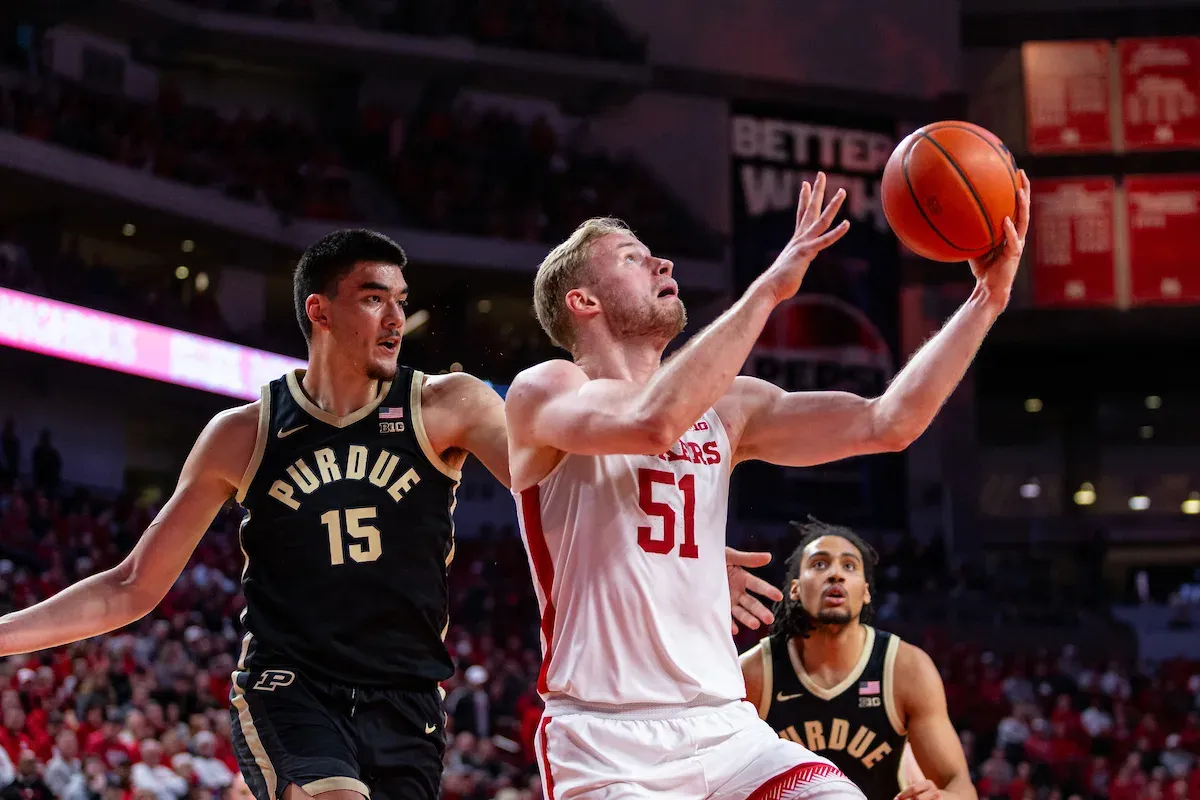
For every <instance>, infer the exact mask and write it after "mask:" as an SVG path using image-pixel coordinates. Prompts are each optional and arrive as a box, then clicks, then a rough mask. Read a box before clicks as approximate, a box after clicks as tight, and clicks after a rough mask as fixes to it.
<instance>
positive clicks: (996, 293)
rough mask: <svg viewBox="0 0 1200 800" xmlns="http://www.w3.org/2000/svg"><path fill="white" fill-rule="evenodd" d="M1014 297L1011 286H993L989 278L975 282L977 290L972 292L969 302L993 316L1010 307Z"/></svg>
mask: <svg viewBox="0 0 1200 800" xmlns="http://www.w3.org/2000/svg"><path fill="white" fill-rule="evenodd" d="M1011 299H1012V289H1011V288H1010V287H996V286H992V285H991V284H990V283H989V282H988V281H987V280H985V279H980V280H978V281H976V282H975V291H973V292H972V293H971V297H970V299H969V300H968V301H967V302H968V303H970V304H972V305H975V306H978V307H979V308H981V309H983V310H984V311H985V312H987V313H989V314H991V315H992V316H993V317H998V316H1000V314H1001V313H1002V312H1003V311H1004V309H1006V308H1008V302H1009V300H1011Z"/></svg>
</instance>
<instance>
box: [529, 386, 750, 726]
mask: <svg viewBox="0 0 1200 800" xmlns="http://www.w3.org/2000/svg"><path fill="white" fill-rule="evenodd" d="M730 457H731V450H730V445H729V439H728V437H727V436H726V435H725V427H724V425H723V424H722V423H721V420H720V418H719V417H718V416H717V414H716V412H715V411H713V410H711V409H710V410H709V411H708V412H707V413H705V415H704V416H703V417H701V418H700V420H699V421H698V422H697V423H696V424H695V425H693V426H692V429H691V430H689V431H688V432H687V433H686V434H684V436H683V438H682V439H681V440H680V441H679V442H678V443H676V444H675V446H674V447H672V448H671V450H670V451H669V452H667V453H664V454H663V455H661V456H645V455H609V456H584V455H573V454H572V455H567V456H566V457H565V458H564V459H563V460H562V461H561V462H560V463H559V464H558V466H557V467H556V468H555V470H554V471H553V472H551V473H550V475H548V476H547V477H546V478H544V479H543V480H542V481H541V483H539V484H537V485H536V486H532V487H530V488H528V489H526V490H524V491H522V492H520V493H519V494H517V506H518V511H519V514H518V516H519V517H520V521H521V533H522V535H523V537H524V540H525V549H526V552H527V553H528V554H529V561H530V566H531V568H532V571H533V576H534V585H535V588H536V590H537V596H538V603H539V604H540V605H541V610H542V652H543V659H542V669H541V673H540V674H539V676H538V691H539V692H540V693H541V695H542V696H543V697H544V698H547V699H549V698H551V697H554V698H560V699H562V700H565V701H571V702H575V703H580V704H596V705H628V704H634V703H637V704H687V703H707V702H714V701H723V700H740V699H742V698H743V697H744V696H745V684H744V682H743V680H742V673H741V669H740V668H739V666H738V661H737V650H736V648H735V647H734V644H733V639H732V637H731V636H730V632H729V627H730V612H729V584H728V578H727V576H726V572H725V518H726V512H727V510H728V504H729V472H730V467H731V463H730V461H731V458H730Z"/></svg>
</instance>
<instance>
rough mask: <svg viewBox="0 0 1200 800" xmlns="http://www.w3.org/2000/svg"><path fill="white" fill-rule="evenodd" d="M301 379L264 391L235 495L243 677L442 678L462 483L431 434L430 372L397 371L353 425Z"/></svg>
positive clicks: (449, 668) (398, 681)
mask: <svg viewBox="0 0 1200 800" xmlns="http://www.w3.org/2000/svg"><path fill="white" fill-rule="evenodd" d="M302 377H303V371H300V372H298V373H289V374H287V375H284V376H283V377H281V378H279V379H277V380H274V381H272V382H271V383H270V384H269V385H267V386H264V387H263V393H262V412H261V415H260V417H259V425H258V443H257V445H256V447H255V451H254V457H253V460H252V461H251V463H250V465H249V466H248V468H247V470H246V476H245V478H244V479H243V481H242V485H241V486H240V487H239V491H238V496H237V499H238V502H240V503H241V504H242V505H243V506H244V507H245V508H246V511H247V514H246V518H245V521H244V522H243V523H242V529H241V540H242V541H241V544H242V550H243V552H244V553H245V556H246V566H245V569H244V571H243V573H242V585H243V589H244V591H245V594H246V611H245V613H244V614H243V617H242V619H243V622H244V623H245V626H246V630H247V635H246V638H245V641H244V642H243V646H242V655H241V659H240V661H239V664H238V669H253V668H259V667H284V668H287V667H291V668H295V669H300V670H302V671H305V672H308V673H310V674H315V675H317V676H320V677H322V678H325V679H328V680H332V681H337V682H340V683H345V684H352V685H360V686H378V687H388V686H402V685H405V684H413V683H424V682H426V681H428V682H430V683H432V682H434V681H443V680H445V679H447V678H449V677H450V676H451V675H452V674H453V672H454V668H453V664H452V662H451V660H450V655H449V653H448V652H447V651H446V647H445V644H444V643H443V637H444V636H445V633H446V628H447V626H448V625H449V606H448V594H447V580H446V577H447V575H446V573H447V568H448V567H449V565H450V561H451V559H452V558H453V557H454V525H453V523H452V521H451V512H452V510H453V508H454V492H455V490H456V489H457V488H458V481H459V478H460V477H461V474H460V473H459V471H458V470H456V469H452V468H451V467H449V466H448V465H446V464H445V463H444V462H443V461H442V459H441V458H440V457H439V455H438V454H437V453H435V452H433V450H432V449H431V447H430V444H429V440H428V438H427V437H426V435H425V428H424V426H423V424H422V419H421V386H422V379H423V376H422V375H421V373H420V372H417V371H415V370H412V369H409V368H407V367H401V368H400V369H399V371H398V372H397V374H396V378H395V380H394V381H392V382H390V383H384V384H382V385H381V387H380V393H379V396H378V397H377V398H376V400H374V401H373V402H371V403H370V404H368V405H367V406H365V407H363V408H361V409H359V410H358V411H355V412H353V413H351V414H349V415H347V416H345V417H335V416H333V415H332V414H329V413H327V412H325V411H323V410H322V409H321V408H320V407H318V406H317V405H316V404H315V403H313V402H312V401H311V400H309V399H308V397H307V396H306V395H305V394H304V390H303V388H302V387H301V385H300V380H301V379H302Z"/></svg>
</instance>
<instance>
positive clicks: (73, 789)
mask: <svg viewBox="0 0 1200 800" xmlns="http://www.w3.org/2000/svg"><path fill="white" fill-rule="evenodd" d="M43 779H44V780H45V781H46V785H47V786H49V787H50V791H51V792H53V793H54V796H55V797H58V798H59V799H60V800H87V798H88V796H89V795H88V788H87V779H86V778H85V777H84V774H83V762H82V761H81V760H80V759H79V740H78V738H77V737H76V735H75V733H74V731H71V730H63V731H61V732H60V733H59V734H58V738H57V739H56V740H55V746H54V755H53V757H52V758H51V759H50V761H49V762H48V763H47V764H46V771H45V773H44V775H43Z"/></svg>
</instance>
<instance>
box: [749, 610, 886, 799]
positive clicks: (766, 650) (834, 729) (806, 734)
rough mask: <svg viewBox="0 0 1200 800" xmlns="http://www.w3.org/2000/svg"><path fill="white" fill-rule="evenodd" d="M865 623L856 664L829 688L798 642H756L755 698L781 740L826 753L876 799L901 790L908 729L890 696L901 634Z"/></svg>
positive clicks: (774, 638)
mask: <svg viewBox="0 0 1200 800" xmlns="http://www.w3.org/2000/svg"><path fill="white" fill-rule="evenodd" d="M864 627H866V631H867V638H866V641H865V642H864V644H863V651H862V654H861V656H860V658H859V660H858V663H857V664H855V666H854V669H852V670H851V671H850V673H849V674H848V675H847V676H846V677H845V679H843V680H842V682H841V683H839V684H838V685H837V686H834V687H832V688H828V689H827V688H824V687H822V686H820V685H818V684H817V683H816V682H815V681H813V679H812V678H811V677H810V676H809V675H808V673H807V672H806V671H805V669H804V666H803V664H802V663H801V661H800V656H799V652H798V649H797V647H796V645H795V643H794V642H793V641H791V640H790V639H788V638H786V637H780V636H771V637H768V638H766V639H763V641H762V643H761V644H759V645H758V647H759V653H760V657H761V658H762V662H763V664H762V666H763V687H762V696H761V697H752V698H749V699H750V700H751V701H752V702H754V703H756V704H757V705H758V710H759V716H761V717H762V718H763V719H765V720H766V721H767V723H768V724H769V725H770V726H771V727H772V728H774V729H775V731H776V732H777V733H778V734H779V736H780V737H781V738H784V739H791V740H792V741H794V742H799V743H800V744H802V745H804V746H805V747H807V748H808V749H809V750H812V751H813V752H814V753H817V754H818V755H822V756H824V757H825V758H828V759H829V760H830V761H832V762H833V763H834V764H836V765H837V767H838V768H839V769H841V770H842V772H844V773H846V777H848V778H850V780H852V781H854V783H855V784H857V786H858V787H859V788H860V789H862V791H863V793H864V794H865V795H866V796H867V797H868V798H871V799H872V800H874V798H877V797H886V798H892V797H895V796H896V795H897V794H898V793H899V792H900V789H901V787H900V778H899V772H900V757H901V755H902V754H903V751H904V743H905V740H906V738H907V732H906V730H905V728H904V724H903V721H902V720H901V719H900V717H899V714H898V713H897V710H896V707H895V703H894V702H893V699H892V688H893V685H894V683H893V671H894V669H895V662H896V651H897V650H898V649H899V647H900V638H899V637H897V636H894V635H893V634H890V633H887V632H886V631H877V630H876V629H875V628H872V627H869V626H864Z"/></svg>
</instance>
